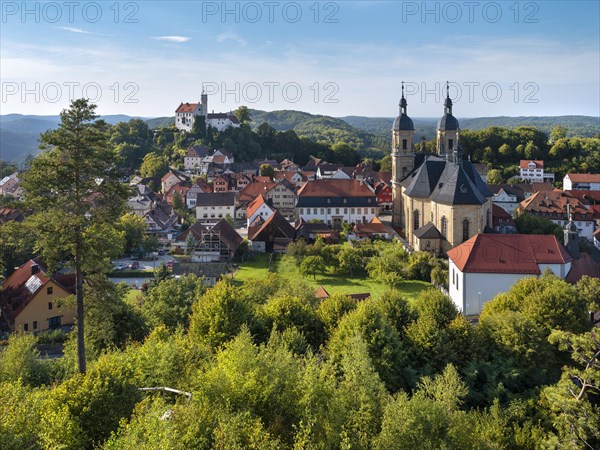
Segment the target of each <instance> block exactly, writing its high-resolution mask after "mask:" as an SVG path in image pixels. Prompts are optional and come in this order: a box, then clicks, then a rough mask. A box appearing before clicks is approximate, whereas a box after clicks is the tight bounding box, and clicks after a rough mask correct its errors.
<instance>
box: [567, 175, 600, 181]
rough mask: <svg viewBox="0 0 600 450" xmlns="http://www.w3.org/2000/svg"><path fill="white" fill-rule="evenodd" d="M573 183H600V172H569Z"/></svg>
mask: <svg viewBox="0 0 600 450" xmlns="http://www.w3.org/2000/svg"><path fill="white" fill-rule="evenodd" d="M567 176H568V177H569V180H571V182H573V183H600V173H568V174H567Z"/></svg>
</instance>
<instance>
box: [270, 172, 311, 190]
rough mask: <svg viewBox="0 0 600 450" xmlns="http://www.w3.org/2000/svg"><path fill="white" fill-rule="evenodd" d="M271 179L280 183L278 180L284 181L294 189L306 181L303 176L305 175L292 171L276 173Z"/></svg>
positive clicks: (305, 177)
mask: <svg viewBox="0 0 600 450" xmlns="http://www.w3.org/2000/svg"><path fill="white" fill-rule="evenodd" d="M273 179H274V180H275V181H280V180H283V179H286V180H288V181H289V182H290V183H291V184H292V185H293V186H295V187H296V188H297V187H299V186H301V185H302V184H304V183H306V182H307V181H308V178H307V176H306V175H305V173H303V172H298V171H293V170H287V171H285V170H279V171H276V172H275V174H274V175H273Z"/></svg>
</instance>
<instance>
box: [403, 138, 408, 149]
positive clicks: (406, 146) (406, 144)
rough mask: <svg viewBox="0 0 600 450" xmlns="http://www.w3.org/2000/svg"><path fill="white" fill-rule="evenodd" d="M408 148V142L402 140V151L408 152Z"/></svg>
mask: <svg viewBox="0 0 600 450" xmlns="http://www.w3.org/2000/svg"><path fill="white" fill-rule="evenodd" d="M407 148H408V140H406V139H402V150H406V149H407Z"/></svg>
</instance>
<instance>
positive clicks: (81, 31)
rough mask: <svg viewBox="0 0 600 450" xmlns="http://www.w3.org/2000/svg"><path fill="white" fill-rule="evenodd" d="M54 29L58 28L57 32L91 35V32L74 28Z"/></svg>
mask: <svg viewBox="0 0 600 450" xmlns="http://www.w3.org/2000/svg"><path fill="white" fill-rule="evenodd" d="M56 28H58V29H59V30H65V31H70V32H71V33H81V34H93V33H92V32H91V31H86V30H83V29H81V28H74V27H56Z"/></svg>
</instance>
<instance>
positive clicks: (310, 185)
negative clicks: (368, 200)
mask: <svg viewBox="0 0 600 450" xmlns="http://www.w3.org/2000/svg"><path fill="white" fill-rule="evenodd" d="M298 197H375V193H374V192H373V191H372V190H371V189H370V188H369V186H368V185H367V184H366V183H361V182H360V181H358V180H354V179H350V180H334V179H324V180H315V181H308V182H307V183H305V184H304V186H302V188H300V190H299V191H298Z"/></svg>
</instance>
